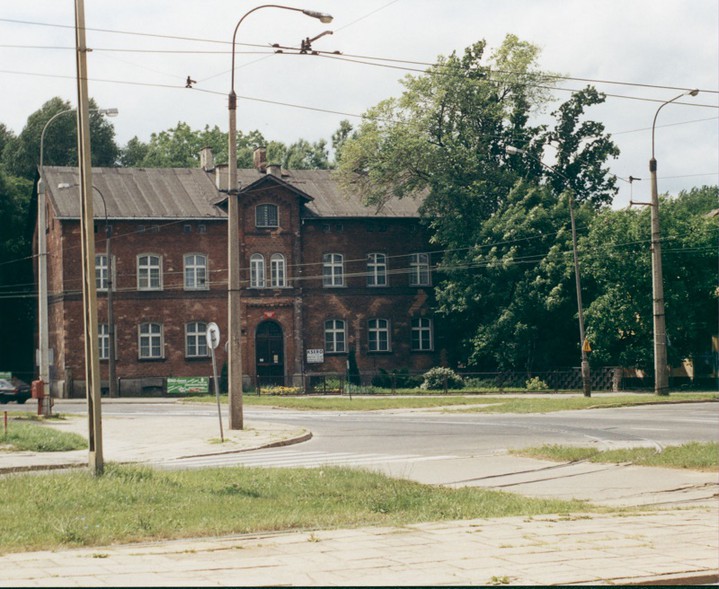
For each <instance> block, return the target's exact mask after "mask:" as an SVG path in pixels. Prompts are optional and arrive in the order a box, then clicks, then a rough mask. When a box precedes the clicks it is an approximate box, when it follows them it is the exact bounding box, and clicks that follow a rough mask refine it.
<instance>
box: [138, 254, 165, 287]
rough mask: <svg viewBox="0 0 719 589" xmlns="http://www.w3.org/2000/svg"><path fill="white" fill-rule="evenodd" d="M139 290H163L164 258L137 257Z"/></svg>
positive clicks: (147, 255)
mask: <svg viewBox="0 0 719 589" xmlns="http://www.w3.org/2000/svg"><path fill="white" fill-rule="evenodd" d="M137 290H162V258H161V257H160V256H156V255H154V254H142V255H140V256H137Z"/></svg>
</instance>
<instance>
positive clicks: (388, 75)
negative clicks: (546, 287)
mask: <svg viewBox="0 0 719 589" xmlns="http://www.w3.org/2000/svg"><path fill="white" fill-rule="evenodd" d="M259 5H260V2H246V1H243V0H202V1H201V2H191V1H189V0H135V1H132V0H130V1H128V0H125V1H123V2H118V1H117V0H85V13H86V26H87V27H88V29H89V30H88V32H87V41H88V46H89V47H90V48H92V49H93V51H92V52H91V53H90V54H89V56H88V68H89V76H90V83H89V87H90V95H91V96H92V97H93V98H95V100H96V101H97V102H98V104H99V105H100V107H102V108H107V107H117V108H118V109H119V110H120V116H119V117H117V118H116V119H113V120H112V121H113V124H114V126H115V130H116V133H117V141H118V143H119V144H120V145H124V144H125V143H126V142H127V141H128V140H129V139H130V138H132V137H133V136H138V137H139V138H140V139H141V140H143V141H147V140H148V139H149V138H150V134H151V133H152V132H157V131H161V130H164V129H168V128H171V127H174V126H175V125H176V124H177V122H178V121H186V122H187V123H189V124H190V125H191V126H192V127H193V128H195V129H201V128H203V127H204V126H205V125H210V126H214V125H218V126H219V127H220V128H221V129H222V130H223V131H226V130H227V93H228V91H229V86H230V75H229V71H230V53H229V42H230V41H231V39H232V31H233V29H234V27H235V24H236V23H237V22H238V20H239V19H240V18H241V17H242V16H243V14H245V13H246V12H247V11H249V10H251V9H252V8H254V7H256V6H259ZM288 5H290V6H294V7H300V8H308V9H313V10H318V11H323V12H328V13H331V14H332V15H333V16H334V21H333V22H332V23H331V24H329V25H323V24H321V23H320V22H319V21H317V20H314V19H310V18H307V17H305V16H303V15H301V14H299V13H294V12H289V11H284V10H278V9H271V8H267V9H263V10H260V11H257V12H256V13H253V14H252V15H250V16H248V17H247V19H245V21H244V22H243V24H242V27H241V28H240V30H239V36H238V42H239V43H240V45H239V46H238V54H237V65H238V69H237V73H236V91H237V94H238V95H239V96H240V97H244V98H241V99H240V101H239V106H238V128H239V129H240V130H243V131H249V130H252V129H259V130H260V131H261V132H262V133H263V134H264V135H265V137H266V138H267V139H268V140H280V141H284V142H288V143H289V142H292V141H295V140H297V139H299V138H305V139H308V140H310V141H317V140H319V139H326V140H327V141H328V143H329V142H330V138H331V135H332V133H333V132H334V131H335V130H336V129H337V127H338V125H339V122H340V121H341V120H342V119H343V118H347V119H349V120H350V121H351V122H352V123H357V122H358V121H359V119H358V118H357V115H361V114H362V113H363V112H364V111H365V110H366V109H368V108H369V107H371V106H373V105H375V104H376V103H377V102H379V101H380V100H382V99H384V98H387V97H389V96H396V95H399V93H400V92H401V90H402V86H401V85H400V84H399V80H400V79H401V78H402V77H403V76H405V75H407V73H408V72H407V71H405V70H404V69H397V68H401V67H420V68H422V67H423V66H421V65H418V66H413V65H408V64H403V63H396V62H387V61H383V62H376V63H382V64H384V65H385V66H386V65H393V66H394V67H391V68H390V67H380V66H378V65H367V64H358V63H350V62H349V61H347V60H344V59H342V60H340V59H331V58H323V57H315V56H301V55H271V54H269V55H268V54H267V53H268V52H267V50H266V49H264V48H263V47H248V46H246V45H245V44H255V45H263V46H268V45H269V44H271V43H280V44H282V45H288V46H297V45H298V44H299V42H300V40H301V39H302V38H305V37H314V36H316V35H318V34H320V33H321V32H323V31H325V30H332V31H333V32H334V34H333V35H332V36H329V35H327V36H324V37H322V38H321V39H319V40H318V41H316V42H315V43H314V45H313V47H314V48H315V49H319V50H323V51H335V50H337V51H340V52H342V54H343V55H345V56H349V55H352V56H370V57H379V58H385V59H394V60H407V61H416V62H432V61H434V59H435V58H436V56H437V55H440V54H441V55H448V54H450V53H451V52H452V51H459V52H461V51H462V50H463V49H464V48H465V47H467V46H469V45H470V44H472V43H474V42H475V41H477V40H480V39H486V41H487V42H488V45H489V47H490V48H491V49H493V48H496V47H498V46H499V45H500V44H501V42H502V40H503V39H504V37H505V35H506V34H507V33H514V34H516V35H518V36H519V38H520V39H522V40H526V41H530V42H532V43H535V44H537V45H538V46H540V47H541V49H542V54H541V57H540V66H541V67H542V68H543V69H545V70H548V71H552V72H557V73H561V74H563V75H567V76H571V77H575V78H587V79H592V80H602V81H615V82H630V83H632V84H635V85H623V84H607V83H596V84H595V85H596V86H597V88H598V89H600V90H601V91H604V92H606V93H607V94H611V95H613V96H611V97H609V98H608V99H607V103H606V104H605V105H602V106H601V107H595V108H594V110H592V111H590V115H591V117H592V118H594V119H596V120H599V121H602V122H603V123H604V124H605V126H606V128H607V130H608V131H609V132H611V133H612V135H613V137H614V139H615V141H616V142H617V144H618V145H619V147H620V149H621V151H622V154H621V156H620V157H619V158H618V159H617V160H614V161H613V162H612V163H611V169H612V172H613V173H615V174H616V175H617V176H619V177H622V178H625V179H626V178H628V177H629V176H630V175H631V176H634V177H639V178H643V179H644V180H643V181H641V182H636V183H634V185H633V193H634V198H635V200H647V198H648V194H649V181H648V160H649V158H650V155H651V126H652V119H653V117H654V114H655V112H656V110H657V108H658V107H659V105H660V104H661V101H665V100H669V99H671V98H674V97H675V96H677V95H678V94H679V93H681V92H682V90H683V89H688V88H699V89H700V90H701V92H700V94H699V95H698V96H696V97H693V98H692V97H687V98H686V99H682V100H681V101H680V102H686V103H688V104H690V106H686V105H682V104H671V105H668V106H667V107H666V108H663V109H662V111H661V114H660V115H659V118H658V121H657V129H656V157H657V160H658V162H659V164H658V165H659V190H660V192H669V193H676V192H678V191H679V190H682V189H686V188H691V187H692V186H698V185H703V184H717V183H719V148H718V144H719V133H718V131H719V119H718V118H717V117H718V116H719V110H718V109H717V105H718V104H719V101H718V94H717V90H719V79H718V78H719V8H718V7H719V2H717V0H601V1H600V0H581V1H580V0H502V1H501V2H500V1H497V0H361V1H358V0H306V3H295V2H291V1H289V0H288ZM0 6H1V7H2V10H0V83H1V84H2V92H1V93H0V105H1V106H2V108H0V122H1V123H4V124H5V125H6V126H7V127H9V128H10V129H12V130H13V131H15V132H16V133H19V132H20V131H22V128H23V126H24V125H25V122H26V120H27V117H28V116H29V115H30V114H31V113H33V112H34V111H35V110H37V109H38V108H40V107H41V106H42V104H43V103H44V102H46V101H47V100H49V99H50V98H52V97H53V96H61V97H62V98H64V99H66V100H69V101H70V102H71V103H72V104H73V105H74V104H75V103H76V97H77V90H76V86H75V81H74V75H75V58H74V52H73V47H74V32H73V28H72V26H73V24H74V2H73V1H72V0H23V2H12V1H11V0H0ZM48 25H51V26H48ZM127 33H139V34H127ZM158 36H168V37H174V38H161V37H158ZM247 52H259V53H253V54H248V53H247ZM365 61H366V60H365ZM187 76H190V77H191V78H192V79H193V80H195V81H196V84H194V88H193V89H186V88H185V80H186V78H187ZM585 84H586V83H585V82H582V81H572V80H570V81H566V82H563V83H561V84H559V83H558V84H557V88H558V89H557V90H556V91H555V92H554V94H555V97H556V98H557V100H558V101H563V100H566V99H567V98H568V97H569V95H570V93H569V90H570V89H577V88H581V87H583V86H584V85H585ZM636 84H644V85H656V86H661V87H660V88H651V87H646V86H638V85H636ZM637 98H641V99H653V100H659V101H660V102H650V101H647V100H636V99H637ZM262 101H275V102H281V103H286V105H277V104H269V103H267V102H262ZM557 104H558V103H557ZM289 105H295V106H289ZM298 106H302V107H308V108H297V107H298ZM555 106H556V105H555ZM313 109H319V110H313ZM551 110H553V109H552V107H551V106H550V107H549V109H548V111H551ZM323 111H334V112H323ZM337 113H343V114H337ZM353 115H355V116H353ZM619 185H620V193H619V197H618V198H617V200H616V201H615V206H626V204H628V201H629V196H630V186H629V184H628V183H626V182H622V181H620V182H619Z"/></svg>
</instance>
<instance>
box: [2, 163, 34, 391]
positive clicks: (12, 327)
mask: <svg viewBox="0 0 719 589" xmlns="http://www.w3.org/2000/svg"><path fill="white" fill-rule="evenodd" d="M31 194H32V182H31V181H29V180H26V179H24V178H16V177H12V176H8V175H6V174H4V173H3V172H2V171H0V218H2V219H3V231H2V235H0V333H2V334H4V337H2V338H0V369H2V370H9V371H12V372H14V373H16V374H19V375H22V377H24V378H26V379H30V378H31V376H32V371H33V360H34V358H33V354H32V349H33V333H34V330H33V329H32V324H33V321H32V318H33V304H34V302H35V300H36V299H35V298H34V297H32V288H31V287H30V286H29V285H32V284H33V282H34V280H33V272H32V256H31V253H32V246H31V242H30V241H31V240H30V231H29V223H28V208H29V206H30V195H31Z"/></svg>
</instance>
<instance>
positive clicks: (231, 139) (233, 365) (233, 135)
mask: <svg viewBox="0 0 719 589" xmlns="http://www.w3.org/2000/svg"><path fill="white" fill-rule="evenodd" d="M262 8H279V9H282V10H292V11H295V12H301V13H302V14H304V15H306V16H310V17H312V18H316V19H318V20H319V21H320V22H323V23H329V22H332V16H330V15H329V14H325V13H323V12H316V11H314V10H303V9H302V8H293V7H291V6H282V5H279V4H263V5H262V6H257V7H255V8H253V9H252V10H250V11H248V12H247V13H245V14H244V15H243V17H242V18H241V19H240V20H239V21H238V22H237V25H236V26H235V30H234V32H233V34H232V70H231V84H230V94H229V97H228V105H227V108H228V111H229V131H228V140H227V141H228V148H227V157H228V162H227V171H228V187H227V193H228V204H227V264H228V271H227V272H228V280H227V282H228V294H227V315H228V317H227V323H228V329H227V331H228V334H229V335H228V338H229V341H228V343H229V345H228V350H227V354H228V362H227V381H228V389H229V390H228V393H229V394H228V396H229V403H230V429H243V418H242V350H241V340H242V332H241V329H242V321H241V314H240V313H241V311H240V235H239V230H240V227H239V203H238V202H237V193H238V190H237V188H238V187H237V94H235V45H236V39H237V31H238V29H239V28H240V25H241V24H242V21H244V20H245V18H247V17H248V16H249V15H250V14H252V13H253V12H255V11H257V10H260V9H262Z"/></svg>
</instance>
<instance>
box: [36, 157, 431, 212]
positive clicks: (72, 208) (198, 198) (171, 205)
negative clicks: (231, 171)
mask: <svg viewBox="0 0 719 589" xmlns="http://www.w3.org/2000/svg"><path fill="white" fill-rule="evenodd" d="M271 178H275V177H273V176H271V175H270V174H264V173H261V172H258V171H257V170H255V169H243V170H238V181H239V184H240V191H242V190H243V189H246V188H248V187H251V185H252V184H254V183H256V182H258V181H259V180H262V179H266V180H270V179H271ZM277 180H280V181H278V182H277V185H278V187H282V186H283V185H284V184H285V183H286V184H288V185H289V186H290V187H292V188H294V189H295V190H296V191H297V192H298V193H299V194H300V195H301V196H303V197H304V201H305V208H306V211H307V212H308V213H309V215H308V216H309V217H310V218H312V217H317V218H353V217H355V218H356V217H359V218H368V217H375V218H397V217H406V218H416V217H419V206H420V204H421V200H420V199H412V198H404V199H401V200H400V199H391V200H390V201H389V202H387V203H386V204H384V205H383V206H382V207H380V208H377V207H376V206H369V207H368V206H366V205H365V204H364V203H363V202H362V199H361V198H360V197H359V196H358V195H350V194H347V193H345V192H343V191H342V190H341V189H340V186H339V184H338V183H337V182H336V181H335V180H334V178H333V173H332V172H331V171H329V170H292V171H290V172H285V171H283V173H282V177H281V178H277ZM79 181H80V180H79V172H78V169H77V168H76V167H60V166H46V167H45V184H46V186H47V191H48V194H49V195H50V200H51V202H53V203H54V205H55V208H56V212H57V216H58V217H59V218H61V219H62V218H66V219H77V218H79V217H80V212H81V211H80V198H79V189H78V187H77V185H78V184H79ZM92 181H93V184H94V186H95V187H96V188H97V189H98V190H97V191H95V192H98V191H99V192H100V193H101V194H102V196H103V197H104V200H105V204H106V206H107V216H108V217H110V218H113V219H213V218H214V219H224V218H225V217H226V214H225V211H224V210H223V209H222V208H221V207H219V206H217V205H218V204H220V203H221V202H222V201H224V200H225V199H226V196H225V195H223V194H222V193H220V192H219V191H218V190H217V188H216V186H215V182H214V177H213V175H211V174H208V173H207V172H205V171H204V170H201V169H199V168H93V170H92ZM262 184H264V185H266V182H265V183H262ZM58 185H70V187H69V188H58ZM258 188H259V186H258ZM93 208H94V212H95V217H102V216H103V215H104V208H103V204H102V202H100V199H99V198H96V199H95V201H94V207H93Z"/></svg>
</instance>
